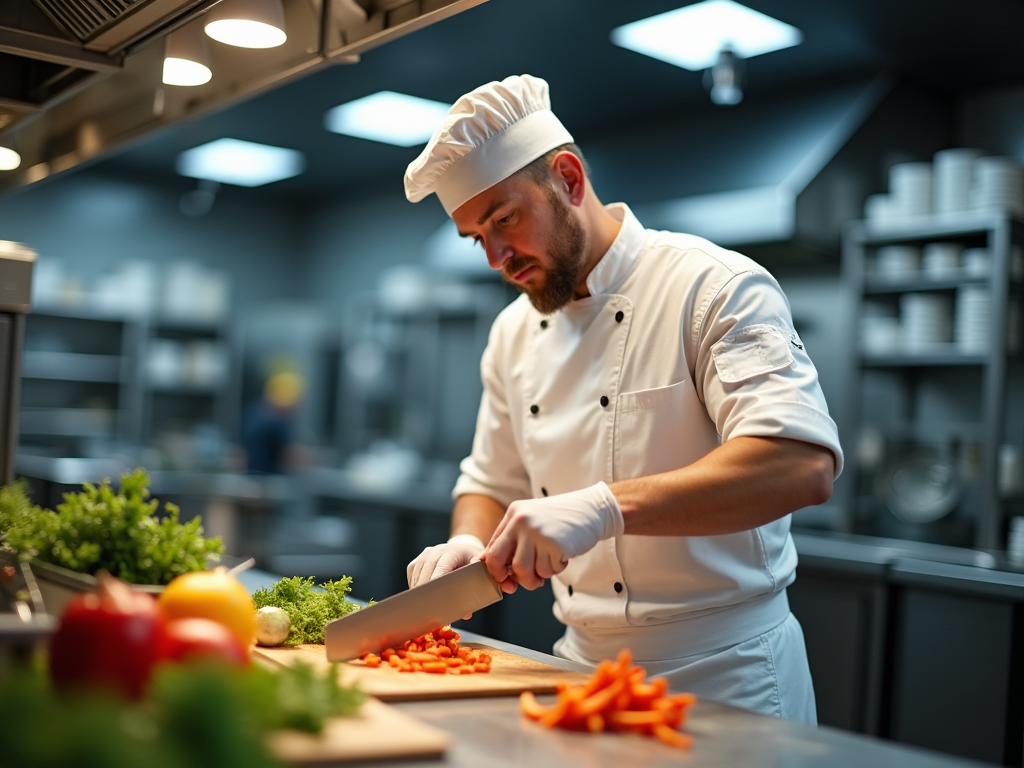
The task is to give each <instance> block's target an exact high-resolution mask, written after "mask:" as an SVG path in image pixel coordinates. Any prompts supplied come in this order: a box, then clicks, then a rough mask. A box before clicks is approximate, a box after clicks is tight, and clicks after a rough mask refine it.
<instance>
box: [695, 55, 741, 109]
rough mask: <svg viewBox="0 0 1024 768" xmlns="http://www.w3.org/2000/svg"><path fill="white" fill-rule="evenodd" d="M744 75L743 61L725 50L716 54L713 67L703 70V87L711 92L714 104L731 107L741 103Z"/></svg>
mask: <svg viewBox="0 0 1024 768" xmlns="http://www.w3.org/2000/svg"><path fill="white" fill-rule="evenodd" d="M745 75H746V65H745V64H744V63H743V59H741V58H740V57H739V56H737V55H736V54H735V53H733V52H732V51H731V50H729V49H728V48H725V49H723V50H722V51H721V53H719V54H718V61H717V62H716V63H715V66H713V67H711V68H710V69H705V70H704V87H705V88H707V89H708V90H709V91H710V92H711V100H712V101H713V102H714V103H715V104H718V105H719V106H721V107H731V106H734V105H736V104H739V103H740V102H741V101H743V85H744V81H745V80H746V77H745Z"/></svg>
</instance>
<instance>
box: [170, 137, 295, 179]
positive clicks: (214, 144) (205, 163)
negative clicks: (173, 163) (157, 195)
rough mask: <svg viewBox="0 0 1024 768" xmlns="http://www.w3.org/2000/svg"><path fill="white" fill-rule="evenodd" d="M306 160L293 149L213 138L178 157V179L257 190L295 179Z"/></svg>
mask: <svg viewBox="0 0 1024 768" xmlns="http://www.w3.org/2000/svg"><path fill="white" fill-rule="evenodd" d="M305 167H306V158H305V156H304V155H303V154H302V153H301V152H299V151H298V150H295V149H285V148H284V147H271V146H269V145H267V144H255V143H253V142H251V141H240V140H239V139H217V140H216V141H211V142H210V143H209V144H202V145H200V146H198V147H193V148H192V149H187V150H185V151H184V152H182V153H181V154H179V155H178V162H177V168H178V173H180V174H181V175H182V176H188V177H190V178H193V179H208V180H210V181H219V182H220V183H222V184H235V185H237V186H240V187H260V186H263V185H264V184H270V183H271V182H274V181H281V180H282V179H290V178H292V177H293V176H298V175H299V174H300V173H302V171H303V170H305Z"/></svg>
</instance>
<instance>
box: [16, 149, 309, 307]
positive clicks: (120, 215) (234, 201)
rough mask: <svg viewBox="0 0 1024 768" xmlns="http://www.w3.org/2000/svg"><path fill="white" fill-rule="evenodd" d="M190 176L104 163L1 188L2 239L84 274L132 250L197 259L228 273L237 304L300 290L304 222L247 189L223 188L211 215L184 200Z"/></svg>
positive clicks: (136, 256) (130, 256)
mask: <svg viewBox="0 0 1024 768" xmlns="http://www.w3.org/2000/svg"><path fill="white" fill-rule="evenodd" d="M194 188H195V185H194V183H192V182H189V181H187V180H185V179H179V178H176V177H172V178H167V177H163V178H159V179H158V180H147V179H146V178H130V177H124V176H115V175H110V174H106V173H104V172H103V170H102V166H100V167H97V168H93V169H88V170H85V171H82V172H79V173H76V174H74V175H71V176H67V177H64V178H60V179H58V180H56V181H54V182H50V183H42V184H39V185H37V186H33V187H29V188H27V189H25V190H22V191H20V192H18V193H14V194H11V195H7V196H5V197H3V198H0V239H4V240H16V241H20V242H25V243H28V244H29V245H31V246H32V247H33V248H35V249H36V250H37V251H38V252H39V254H40V257H41V259H60V260H61V261H62V262H63V263H64V267H65V270H66V272H68V273H69V274H72V275H75V276H77V277H79V278H80V279H81V280H83V282H85V283H86V284H87V286H88V284H89V283H90V282H91V281H95V280H96V279H97V278H99V277H100V276H101V275H102V274H103V273H104V272H107V271H109V270H111V269H113V268H115V267H116V266H117V265H118V264H120V263H122V262H124V261H128V260H148V261H152V262H155V263H158V264H166V263H168V262H171V261H193V262H197V263H201V264H203V265H205V266H206V267H207V268H210V269H216V270H224V271H226V272H228V273H230V276H231V281H232V283H233V290H234V297H233V301H234V302H235V304H236V306H237V307H239V308H241V309H243V310H244V309H245V308H248V307H253V306H258V305H260V304H261V303H262V302H265V301H268V300H272V299H282V298H295V297H297V296H299V295H300V289H301V281H300V274H299V272H298V271H297V270H296V269H294V263H295V259H296V258H299V259H301V258H302V253H301V252H300V250H301V249H300V247H299V242H300V238H299V232H298V223H297V221H296V219H295V217H294V216H293V215H292V214H291V213H290V212H288V211H286V210H282V209H281V208H280V207H277V206H274V205H271V204H267V203H261V202H253V201H252V197H253V195H252V191H251V190H244V189H243V190H239V189H230V188H222V189H221V190H220V192H219V193H218V195H217V199H216V202H215V203H214V206H213V209H212V210H211V211H210V213H208V214H207V215H206V216H202V217H197V218H192V217H188V216H185V215H184V214H182V213H181V211H180V210H179V207H178V205H179V200H180V198H181V195H182V194H184V193H185V192H187V191H189V190H190V189H194Z"/></svg>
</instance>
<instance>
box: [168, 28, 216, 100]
mask: <svg viewBox="0 0 1024 768" xmlns="http://www.w3.org/2000/svg"><path fill="white" fill-rule="evenodd" d="M211 77H213V73H212V72H211V71H210V54H209V51H207V49H206V36H205V35H204V34H203V29H202V27H200V26H199V25H198V24H187V25H186V26H184V27H182V28H181V29H177V30H175V31H174V32H171V34H169V35H168V36H167V42H166V44H165V47H164V78H163V80H164V85H203V84H204V83H208V82H210V78H211Z"/></svg>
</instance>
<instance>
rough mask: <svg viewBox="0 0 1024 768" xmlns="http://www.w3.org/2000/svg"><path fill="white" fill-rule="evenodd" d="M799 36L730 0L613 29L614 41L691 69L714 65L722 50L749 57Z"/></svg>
mask: <svg viewBox="0 0 1024 768" xmlns="http://www.w3.org/2000/svg"><path fill="white" fill-rule="evenodd" d="M802 40H803V34H802V33H801V32H800V30H799V29H797V28H796V27H793V26H790V25H789V24H785V23H783V22H781V21H778V20H777V19H773V18H772V17H771V16H765V15H764V14H763V13H759V12H758V11H755V10H753V9H752V8H747V7H746V6H745V5H740V4H739V3H735V2H733V0H705V2H703V3H696V4H695V5H688V6H685V7H684V8H677V9H676V10H674V11H667V12H666V13H659V14H658V15H657V16H651V17H649V18H646V19H640V20H639V21H634V22H632V23H631V24H626V25H624V26H621V27H616V28H615V29H613V30H612V42H613V43H615V45H618V46H621V47H622V48H628V49H629V50H631V51H636V52H637V53H643V54H646V55H647V56H651V57H653V58H655V59H660V60H661V61H667V62H668V63H669V64H675V65H676V66H677V67H684V68H686V69H692V70H694V71H696V70H701V69H707V68H708V67H712V66H714V65H715V63H716V62H717V61H718V54H719V53H720V52H721V51H722V50H724V49H729V50H731V51H732V52H733V53H735V54H737V55H739V56H741V57H743V58H744V59H749V58H750V57H751V56H758V55H760V54H762V53H770V52H772V51H779V50H782V49H783V48H790V47H792V46H794V45H798V44H799V43H800V42H801V41H802Z"/></svg>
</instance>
